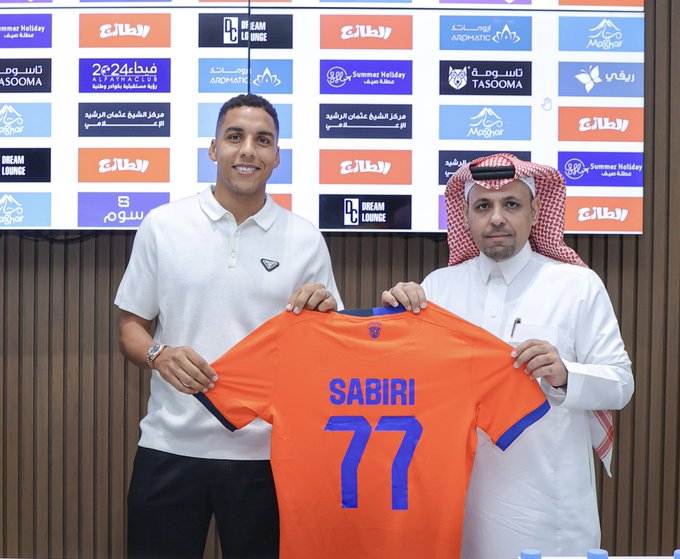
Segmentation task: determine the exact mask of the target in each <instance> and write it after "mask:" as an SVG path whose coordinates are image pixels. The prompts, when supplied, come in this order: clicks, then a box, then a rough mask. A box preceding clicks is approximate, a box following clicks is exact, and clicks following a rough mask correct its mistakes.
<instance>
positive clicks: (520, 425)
mask: <svg viewBox="0 0 680 559" xmlns="http://www.w3.org/2000/svg"><path fill="white" fill-rule="evenodd" d="M549 409H550V404H549V403H548V400H546V401H545V402H543V403H542V404H541V405H540V406H539V407H537V408H536V409H535V410H534V411H532V412H531V413H529V414H527V415H525V416H524V417H523V418H522V419H520V420H519V421H518V422H517V423H515V424H514V425H513V426H512V427H510V429H508V430H507V431H506V432H505V433H503V434H502V435H501V436H500V437H499V438H498V441H497V442H496V446H497V447H498V448H500V449H501V450H505V449H506V448H508V447H509V446H510V445H511V444H512V443H513V442H514V441H515V439H516V438H517V437H519V436H520V435H521V434H522V433H523V432H524V430H525V429H526V428H527V427H529V426H530V425H532V424H534V423H536V422H537V421H538V420H539V419H541V417H543V416H544V415H545V414H546V413H548V410H549Z"/></svg>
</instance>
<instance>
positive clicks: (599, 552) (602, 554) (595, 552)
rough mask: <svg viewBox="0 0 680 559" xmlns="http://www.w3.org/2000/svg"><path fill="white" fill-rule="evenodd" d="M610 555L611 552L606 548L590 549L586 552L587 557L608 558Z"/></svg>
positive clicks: (591, 558) (587, 558)
mask: <svg viewBox="0 0 680 559" xmlns="http://www.w3.org/2000/svg"><path fill="white" fill-rule="evenodd" d="M608 557H609V553H607V552H606V551H605V550H604V549H589V550H588V553H587V554H586V559H607V558H608Z"/></svg>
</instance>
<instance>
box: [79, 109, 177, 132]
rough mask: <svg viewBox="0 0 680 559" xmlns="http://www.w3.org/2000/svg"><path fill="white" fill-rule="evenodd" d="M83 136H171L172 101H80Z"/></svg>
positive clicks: (80, 120)
mask: <svg viewBox="0 0 680 559" xmlns="http://www.w3.org/2000/svg"><path fill="white" fill-rule="evenodd" d="M78 136H80V137H104V136H106V137H125V136H142V137H168V136H170V103H78Z"/></svg>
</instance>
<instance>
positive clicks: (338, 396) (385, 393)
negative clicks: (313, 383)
mask: <svg viewBox="0 0 680 559" xmlns="http://www.w3.org/2000/svg"><path fill="white" fill-rule="evenodd" d="M328 387H329V389H330V401H331V404H334V405H336V406H343V405H345V406H350V405H358V406H413V405H415V401H416V383H415V379H412V378H408V379H406V378H350V379H343V378H334V379H331V381H330V383H329V386H328Z"/></svg>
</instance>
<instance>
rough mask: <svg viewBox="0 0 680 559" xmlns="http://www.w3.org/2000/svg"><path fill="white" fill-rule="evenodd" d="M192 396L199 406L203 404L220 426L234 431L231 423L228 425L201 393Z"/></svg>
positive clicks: (234, 428)
mask: <svg viewBox="0 0 680 559" xmlns="http://www.w3.org/2000/svg"><path fill="white" fill-rule="evenodd" d="M194 396H195V397H196V398H197V399H198V401H199V402H201V404H203V405H204V406H205V407H206V408H207V409H208V411H209V412H210V413H211V414H213V415H214V416H215V417H216V418H217V421H219V422H220V423H221V424H222V425H224V426H225V427H226V428H227V429H229V430H230V431H236V430H237V429H236V427H234V426H233V425H232V424H231V423H229V422H228V421H227V420H226V418H225V417H224V416H223V415H222V414H221V413H220V412H219V410H218V409H217V408H216V407H215V404H213V403H212V402H211V401H210V400H209V399H208V397H207V396H206V395H205V394H203V392H198V393H197V394H194Z"/></svg>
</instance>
